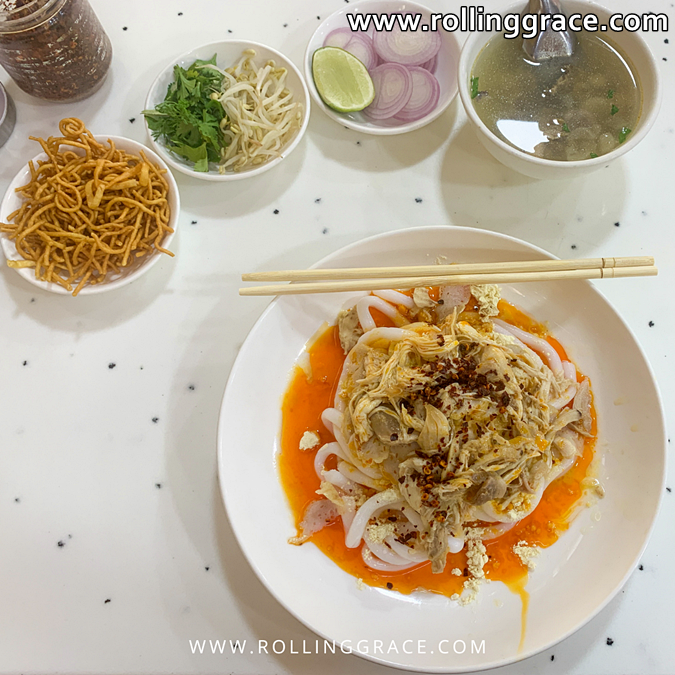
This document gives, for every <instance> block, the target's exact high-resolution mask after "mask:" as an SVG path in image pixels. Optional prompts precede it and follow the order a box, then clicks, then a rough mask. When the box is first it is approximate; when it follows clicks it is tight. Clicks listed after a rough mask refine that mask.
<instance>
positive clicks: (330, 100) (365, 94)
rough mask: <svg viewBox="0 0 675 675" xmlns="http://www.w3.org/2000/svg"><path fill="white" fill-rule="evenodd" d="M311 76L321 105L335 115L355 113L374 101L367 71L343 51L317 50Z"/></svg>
mask: <svg viewBox="0 0 675 675" xmlns="http://www.w3.org/2000/svg"><path fill="white" fill-rule="evenodd" d="M312 75H313V76H314V84H315V85H316V88H317V91H318V92H319V96H321V98H322V100H323V102H324V103H325V104H326V105H327V106H328V107H329V108H332V109H333V110H337V111H338V112H341V113H346V112H358V111H359V110H363V109H364V108H366V107H367V106H369V105H370V104H371V103H372V102H373V99H374V98H375V87H374V86H373V81H372V79H371V78H370V75H369V74H368V69H367V68H366V67H365V66H364V65H363V63H361V61H359V60H358V59H357V58H356V57H355V56H352V55H351V54H350V53H349V52H346V51H345V50H344V49H339V48H338V47H322V48H321V49H317V50H316V51H315V52H314V56H313V57H312Z"/></svg>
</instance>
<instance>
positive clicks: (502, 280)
mask: <svg viewBox="0 0 675 675" xmlns="http://www.w3.org/2000/svg"><path fill="white" fill-rule="evenodd" d="M552 262H557V261H552ZM657 274H658V269H657V268H656V267H654V266H653V265H649V266H646V265H645V266H642V267H605V268H603V267H599V268H591V269H576V270H545V271H537V272H503V273H490V272H488V273H485V274H451V275H446V276H426V277H393V278H387V279H373V280H362V279H354V280H346V281H335V282H315V283H306V284H302V283H300V284H280V285H275V286H251V287H249V288H240V289H239V295H246V296H253V295H301V294H306V293H342V292H346V291H383V290H387V289H390V288H393V289H399V290H408V289H411V288H419V287H423V286H465V285H471V284H519V283H522V282H528V281H564V280H570V279H619V278H621V277H654V276H656V275H657Z"/></svg>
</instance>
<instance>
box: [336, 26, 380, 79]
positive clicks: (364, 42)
mask: <svg viewBox="0 0 675 675" xmlns="http://www.w3.org/2000/svg"><path fill="white" fill-rule="evenodd" d="M343 49H344V50H345V51H347V52H349V53H350V54H351V55H352V56H355V57H356V58H357V59H358V60H359V61H361V63H362V64H363V65H364V66H365V67H366V68H367V69H368V70H370V69H371V68H374V67H375V66H376V65H377V54H376V52H375V47H373V41H372V40H371V39H370V38H369V37H368V36H367V35H365V34H364V33H352V39H351V40H350V41H349V42H348V43H347V46H346V47H343Z"/></svg>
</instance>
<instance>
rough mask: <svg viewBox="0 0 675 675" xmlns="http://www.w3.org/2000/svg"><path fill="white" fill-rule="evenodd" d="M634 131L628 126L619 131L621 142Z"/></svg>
mask: <svg viewBox="0 0 675 675" xmlns="http://www.w3.org/2000/svg"><path fill="white" fill-rule="evenodd" d="M631 131H632V129H629V128H628V127H624V128H623V129H621V131H620V132H619V143H623V142H624V141H625V140H626V138H628V134H629V133H630V132H631Z"/></svg>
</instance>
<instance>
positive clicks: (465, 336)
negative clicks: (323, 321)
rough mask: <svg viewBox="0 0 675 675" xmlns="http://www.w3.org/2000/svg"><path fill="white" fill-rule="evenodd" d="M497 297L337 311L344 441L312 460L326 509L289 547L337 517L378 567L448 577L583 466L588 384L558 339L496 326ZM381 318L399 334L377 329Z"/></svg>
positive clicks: (491, 290) (393, 300)
mask: <svg viewBox="0 0 675 675" xmlns="http://www.w3.org/2000/svg"><path fill="white" fill-rule="evenodd" d="M470 297H471V298H472V300H475V302H476V305H475V307H473V308H471V309H470V310H465V305H466V303H467V301H468V300H469V298H470ZM499 297H500V293H499V289H498V288H497V287H496V286H474V287H472V288H471V289H470V290H469V288H463V289H462V288H457V287H447V288H443V289H441V299H442V300H444V302H443V304H440V303H439V304H437V303H436V302H435V301H433V300H431V298H430V297H429V293H428V291H426V290H425V289H417V290H416V291H415V293H414V294H413V296H412V297H410V296H408V295H406V294H403V293H400V292H397V291H381V292H375V293H374V294H373V295H369V296H366V297H363V298H361V299H360V300H359V301H358V302H357V303H356V305H355V306H354V307H352V308H350V309H346V310H343V311H342V312H341V313H340V315H339V318H338V326H339V335H340V341H341V343H342V346H343V348H344V350H345V353H346V354H347V357H346V360H345V363H344V367H343V370H342V374H341V377H340V381H339V385H338V389H337V393H336V396H335V401H334V407H332V408H329V409H327V410H325V411H324V413H323V416H322V419H323V422H324V424H325V425H326V427H327V428H328V429H329V430H330V431H332V433H333V435H334V436H335V442H333V443H328V444H326V445H324V446H323V447H321V448H320V449H319V450H318V451H317V453H316V459H315V470H316V473H317V475H318V476H319V478H320V479H321V481H322V483H321V488H320V490H319V494H320V495H322V496H323V497H325V499H319V500H317V501H316V502H313V503H312V504H311V505H310V507H309V508H308V510H307V512H306V514H305V519H304V521H303V523H302V526H301V532H302V536H300V537H298V538H296V539H295V540H293V543H302V541H305V540H306V539H307V538H308V537H309V536H311V533H312V532H315V531H317V530H318V529H320V528H321V527H322V526H323V525H325V524H326V523H328V522H330V521H331V520H332V519H336V518H338V517H340V518H341V519H342V523H343V525H344V531H345V543H346V546H347V547H349V548H357V547H360V548H361V553H362V556H363V559H364V561H365V563H366V564H367V565H369V566H370V567H371V568H374V569H376V570H381V571H396V570H404V569H407V568H410V567H413V566H415V565H418V564H420V563H422V562H426V561H431V565H432V571H433V572H435V573H440V572H442V571H443V570H444V567H445V564H446V557H447V554H448V553H457V552H459V551H460V550H462V549H463V548H464V547H465V545H466V546H467V548H468V549H469V553H471V548H472V546H475V545H476V542H478V545H480V546H482V545H481V544H480V541H486V540H488V539H492V538H495V537H498V536H499V535H501V534H503V533H504V532H506V531H507V530H509V529H510V528H512V527H513V526H514V525H515V524H516V523H517V522H518V521H520V520H522V519H523V518H524V517H526V516H527V515H528V514H530V513H531V512H532V511H533V510H534V509H535V508H536V506H537V504H538V503H539V501H540V499H541V497H542V494H543V492H544V489H545V488H546V487H547V486H548V485H549V484H550V483H551V482H552V481H553V480H555V479H556V478H557V477H559V476H561V475H562V474H564V473H565V472H566V471H567V470H568V469H569V468H570V467H571V466H572V465H573V464H574V462H575V460H576V458H577V457H578V456H579V455H580V454H581V453H582V451H583V443H584V438H585V437H587V436H589V435H590V433H591V428H592V419H591V393H590V388H589V382H588V380H587V379H584V380H583V381H582V382H580V383H578V382H577V374H576V368H575V366H574V365H573V364H572V363H570V362H566V361H561V359H560V357H559V356H558V353H557V352H556V351H555V350H554V349H553V348H552V347H551V345H550V344H549V343H548V342H546V341H545V340H543V339H542V338H540V337H538V336H535V335H533V334H530V333H527V332H525V331H523V330H520V329H519V328H516V327H515V326H512V325H510V324H508V323H506V322H504V321H501V320H499V319H496V318H494V317H495V316H496V315H497V314H498V310H497V302H498V301H499ZM372 308H375V309H378V310H379V311H381V312H383V313H384V314H386V315H388V316H389V317H390V318H391V319H393V322H394V323H395V324H396V326H397V327H393V328H381V327H377V326H376V324H375V321H374V320H373V318H372V316H371V313H370V310H371V309H372ZM411 317H412V318H411ZM332 455H334V456H335V457H336V460H330V462H331V463H330V465H331V466H335V467H336V468H332V469H326V464H327V460H328V458H329V457H331V456H332ZM483 551H484V549H483Z"/></svg>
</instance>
